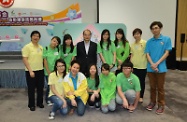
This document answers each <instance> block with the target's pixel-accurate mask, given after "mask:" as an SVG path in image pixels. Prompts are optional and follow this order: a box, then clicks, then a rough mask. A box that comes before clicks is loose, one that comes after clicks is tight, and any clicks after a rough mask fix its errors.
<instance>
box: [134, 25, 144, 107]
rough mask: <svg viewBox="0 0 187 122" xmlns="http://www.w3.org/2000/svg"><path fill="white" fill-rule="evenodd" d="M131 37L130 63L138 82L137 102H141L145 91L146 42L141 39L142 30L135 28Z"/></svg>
mask: <svg viewBox="0 0 187 122" xmlns="http://www.w3.org/2000/svg"><path fill="white" fill-rule="evenodd" d="M132 35H133V37H134V39H135V42H134V43H132V45H131V62H132V63H133V66H134V68H133V73H134V74H135V75H136V76H138V78H139V80H140V86H141V91H140V99H139V102H141V103H142V102H143V96H144V91H145V77H146V74H147V69H146V68H147V57H146V54H145V46H146V41H145V40H143V39H141V35H142V30H141V29H139V28H136V29H134V30H133V32H132Z"/></svg>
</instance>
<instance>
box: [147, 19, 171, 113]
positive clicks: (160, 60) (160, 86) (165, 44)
mask: <svg viewBox="0 0 187 122" xmlns="http://www.w3.org/2000/svg"><path fill="white" fill-rule="evenodd" d="M162 27H163V25H162V23H161V22H159V21H154V22H152V23H151V25H150V29H151V32H152V33H153V38H151V39H149V40H148V41H147V44H146V49H145V53H146V55H147V59H148V64H147V72H148V73H147V74H148V77H149V83H150V88H151V89H150V92H151V93H150V103H149V105H148V106H147V107H146V109H147V110H150V111H151V110H152V109H153V108H154V106H155V105H156V98H157V103H158V108H157V110H156V113H157V114H163V112H164V106H165V92H164V82H165V75H166V72H167V67H166V58H167V57H168V55H169V51H170V50H171V49H172V46H171V39H170V38H169V37H167V36H163V35H162V34H161V30H162ZM157 94H158V97H157Z"/></svg>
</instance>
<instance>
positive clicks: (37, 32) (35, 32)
mask: <svg viewBox="0 0 187 122" xmlns="http://www.w3.org/2000/svg"><path fill="white" fill-rule="evenodd" d="M34 34H38V35H39V38H41V34H40V32H39V31H37V30H35V31H32V32H31V36H30V37H31V38H32V36H33V35H34Z"/></svg>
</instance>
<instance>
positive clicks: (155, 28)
mask: <svg viewBox="0 0 187 122" xmlns="http://www.w3.org/2000/svg"><path fill="white" fill-rule="evenodd" d="M157 29H160V28H159V27H154V28H151V30H157Z"/></svg>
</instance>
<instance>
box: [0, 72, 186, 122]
mask: <svg viewBox="0 0 187 122" xmlns="http://www.w3.org/2000/svg"><path fill="white" fill-rule="evenodd" d="M165 90H166V109H165V113H164V114H163V115H156V114H155V110H156V108H155V109H154V110H153V111H151V112H149V111H147V110H145V106H146V105H147V104H148V103H149V83H148V79H146V90H145V97H144V102H143V103H142V104H139V105H138V108H137V109H136V111H134V113H129V112H128V111H127V110H124V109H122V108H121V107H120V106H118V107H117V110H116V111H115V112H110V113H108V114H103V113H101V111H97V110H95V109H91V108H87V110H86V113H85V115H84V116H83V117H78V116H77V115H76V114H74V115H71V116H70V115H67V116H60V114H59V113H57V115H56V117H55V120H48V114H49V111H50V109H51V107H49V106H47V105H46V104H45V108H44V109H40V108H37V109H36V111H35V112H31V111H30V110H29V108H28V107H27V91H26V89H4V88H1V89H0V122H46V121H55V122H75V121H76V122H125V121H126V122H187V71H178V70H169V72H168V73H167V75H166V82H165Z"/></svg>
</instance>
